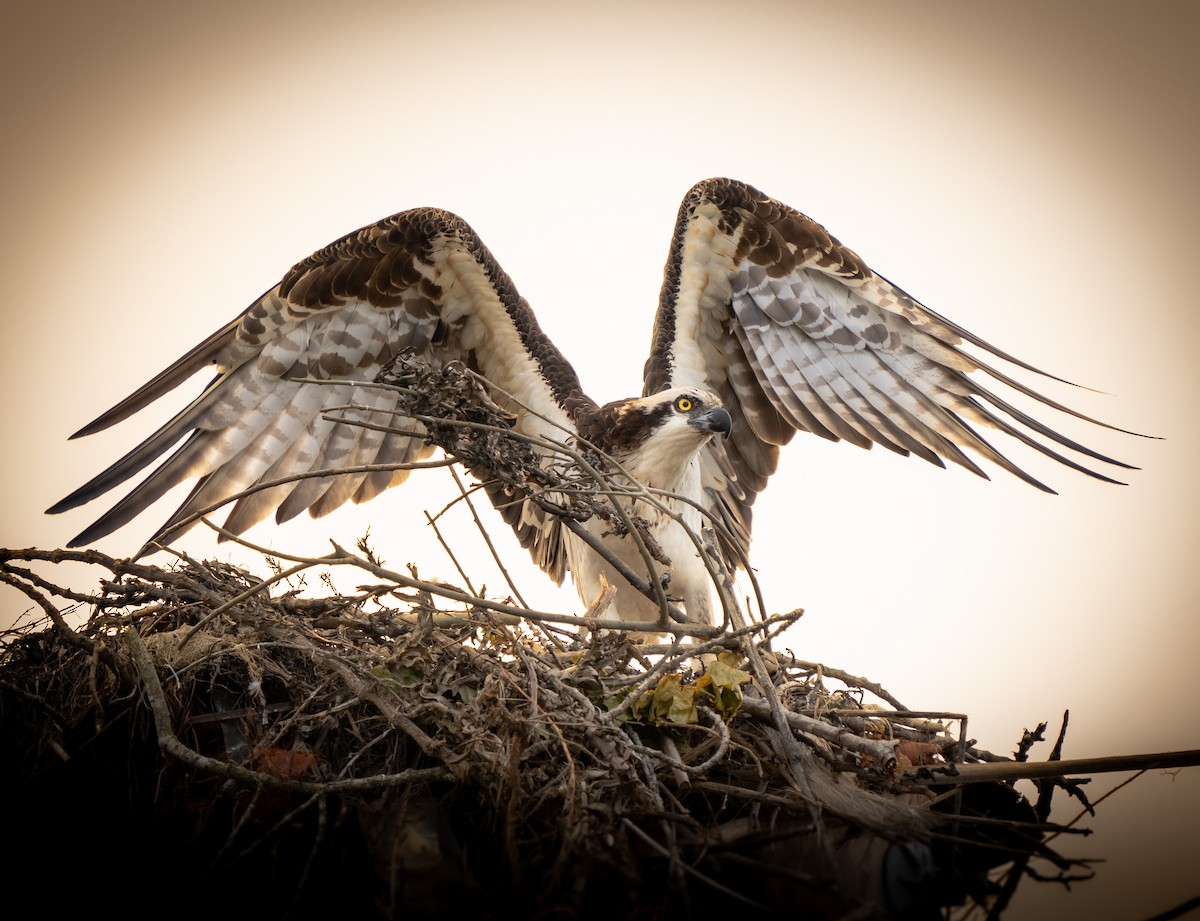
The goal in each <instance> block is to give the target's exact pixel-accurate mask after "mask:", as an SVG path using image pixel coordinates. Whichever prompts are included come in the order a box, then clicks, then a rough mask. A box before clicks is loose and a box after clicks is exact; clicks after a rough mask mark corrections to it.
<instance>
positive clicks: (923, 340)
mask: <svg viewBox="0 0 1200 921" xmlns="http://www.w3.org/2000/svg"><path fill="white" fill-rule="evenodd" d="M964 340H965V341H966V342H969V343H971V344H972V345H974V346H977V347H978V348H979V349H981V350H983V351H984V352H987V353H990V354H991V355H992V356H994V357H996V358H999V359H1002V360H1003V361H1006V362H1009V363H1011V364H1014V365H1017V366H1019V367H1022V368H1025V369H1027V370H1030V371H1035V372H1037V373H1039V374H1043V373H1044V372H1041V371H1037V369H1036V368H1032V367H1031V366H1029V365H1027V364H1025V363H1024V362H1022V361H1020V360H1018V359H1016V358H1014V357H1012V356H1011V355H1008V354H1006V353H1005V352H1002V351H1000V350H999V349H997V348H995V347H994V346H992V345H990V344H989V343H987V342H985V341H983V340H982V339H979V338H978V337H976V336H974V335H972V334H971V333H969V332H967V331H966V330H964V329H962V328H961V327H959V326H956V325H955V324H954V323H952V322H950V321H949V320H946V319H945V318H943V317H941V316H939V315H938V314H936V313H934V312H933V311H932V310H930V309H929V308H927V307H925V306H924V305H922V304H921V303H919V302H918V301H916V300H914V299H913V298H912V297H910V296H909V295H907V294H906V293H905V292H903V291H902V290H900V289H899V288H897V287H896V286H895V285H893V284H891V282H889V281H888V280H887V279H885V278H883V277H881V276H879V275H877V274H876V273H875V272H873V271H872V270H871V269H870V268H869V267H868V266H867V265H866V264H865V263H864V262H863V261H862V259H860V258H859V256H858V255H857V254H856V253H854V252H853V251H852V250H850V249H848V248H847V247H845V246H843V245H842V244H841V243H839V242H838V241H837V239H835V238H834V237H832V236H831V235H830V234H829V233H827V232H826V231H825V229H824V228H823V227H822V226H821V225H820V224H817V223H816V222H815V221H813V220H811V219H809V218H808V217H806V216H805V215H803V214H800V213H799V212H797V211H794V210H792V209H791V208H789V207H787V206H786V205H784V204H781V203H780V202H777V201H775V200H774V199H772V198H769V197H767V196H766V195H763V194H762V193H761V192H759V191H758V190H756V189H754V188H751V187H750V186H748V185H745V184H743V183H740V182H735V181H733V180H729V179H709V180H706V181H704V182H701V183H698V184H697V185H696V186H694V187H693V188H692V189H691V191H689V192H688V194H687V196H686V197H685V198H684V201H683V204H682V206H681V207H680V211H679V219H678V222H677V223H676V225H675V235H674V238H673V240H672V243H671V251H670V255H669V257H668V260H667V266H666V277H665V280H664V283H663V288H662V293H661V296H660V300H659V308H658V314H657V317H656V319H655V326H654V339H653V343H652V349H651V355H650V358H649V360H648V361H647V363H646V372H645V390H644V392H645V393H654V392H657V391H659V390H662V389H665V388H667V387H675V386H682V385H696V386H704V387H708V388H709V389H711V390H714V391H716V392H717V393H718V394H719V395H720V396H721V398H722V399H723V400H724V402H725V405H726V408H727V409H728V410H729V412H730V414H731V415H732V416H733V420H734V426H733V434H732V436H731V437H730V438H729V439H728V440H727V441H726V442H725V444H724V445H714V446H713V447H711V448H709V449H707V450H708V454H707V455H706V456H705V458H704V464H705V469H704V480H705V487H706V496H707V500H708V502H709V505H710V510H711V511H713V512H715V513H717V514H718V515H719V516H720V517H721V518H722V520H723V521H724V523H725V524H726V526H728V527H729V528H730V529H731V530H732V532H733V534H734V535H735V537H736V538H737V540H738V542H739V543H741V545H742V547H743V549H744V548H745V547H746V546H747V545H748V541H749V530H750V506H751V504H752V503H753V502H754V498H755V496H756V494H757V493H758V492H760V491H761V490H762V489H763V487H764V486H765V485H766V481H767V477H769V476H770V475H771V473H773V472H774V470H775V468H776V465H777V463H778V453H779V446H780V445H783V444H786V443H787V442H788V441H789V440H790V439H791V438H792V436H793V435H794V434H795V433H796V432H797V431H807V432H813V433H814V434H817V435H820V436H822V437H824V438H828V439H832V440H834V441H837V440H840V439H844V440H846V441H849V442H852V443H854V444H856V445H859V446H861V447H865V448H869V447H871V446H872V445H873V444H879V445H883V446H884V447H886V448H889V449H891V450H893V451H896V452H898V453H900V454H905V455H907V454H915V455H917V456H919V457H923V458H924V459H925V460H927V461H930V462H931V463H934V464H937V465H938V466H945V465H944V461H945V460H950V461H953V462H954V463H957V464H960V465H962V466H963V467H966V468H967V469H968V470H970V471H972V472H973V473H976V474H978V475H980V476H982V477H985V478H986V477H987V474H986V473H984V472H983V470H981V469H980V468H979V467H978V466H977V465H976V464H975V462H974V461H973V460H971V459H970V458H969V457H968V456H967V454H966V453H964V449H965V450H969V451H971V452H973V453H975V454H977V455H979V456H981V457H983V458H986V459H987V460H989V461H991V462H992V463H995V464H997V465H998V466H1000V467H1002V468H1003V469H1005V470H1007V471H1009V472H1010V473H1012V474H1015V475H1016V476H1018V477H1020V478H1021V479H1023V480H1025V481H1026V482H1027V483H1030V484H1032V485H1034V486H1036V487H1037V488H1039V489H1042V490H1046V491H1047V492H1053V490H1051V489H1049V487H1047V486H1046V485H1044V484H1043V483H1041V482H1039V481H1038V480H1036V479H1034V478H1033V477H1032V476H1030V475H1029V474H1028V473H1026V472H1025V471H1024V470H1022V469H1021V468H1019V467H1017V466H1016V465H1015V464H1013V463H1012V462H1011V461H1009V460H1008V459H1007V458H1006V457H1005V456H1004V455H1003V454H1001V453H1000V452H999V451H997V450H996V449H995V448H994V447H992V445H991V444H989V443H988V442H987V441H986V440H985V439H984V438H983V436H982V435H980V434H979V432H978V431H976V429H975V428H974V427H973V426H982V427H985V428H990V429H994V430H998V431H1000V432H1002V433H1004V434H1005V435H1009V436H1012V437H1013V438H1016V439H1017V440H1019V441H1021V442H1023V443H1025V444H1027V445H1030V446H1031V447H1033V448H1035V449H1036V450H1038V451H1040V452H1042V453H1043V454H1046V455H1048V456H1050V457H1052V458H1054V459H1055V460H1057V461H1059V462H1061V463H1063V464H1065V465H1066V466H1068V467H1072V468H1074V469H1076V470H1080V471H1082V472H1084V473H1087V474H1089V475H1091V476H1094V477H1097V478H1098V479H1102V480H1106V481H1109V482H1116V481H1115V480H1110V479H1109V477H1107V476H1104V475H1103V474H1100V473H1097V472H1096V471H1093V470H1090V469H1088V468H1087V467H1085V466H1083V465H1082V464H1080V463H1078V462H1077V461H1075V460H1073V459H1072V458H1070V457H1067V456H1064V455H1063V454H1060V453H1059V452H1058V451H1057V450H1055V449H1054V448H1053V447H1051V444H1052V443H1053V444H1057V445H1059V446H1062V447H1065V448H1067V449H1069V450H1071V451H1073V452H1077V453H1079V454H1082V455H1085V456H1087V457H1090V458H1092V459H1094V460H1098V461H1102V462H1103V463H1106V464H1113V465H1116V466H1118V467H1125V468H1127V469H1128V465H1126V464H1122V463H1120V462H1118V461H1115V460H1113V459H1112V458H1109V457H1105V456H1103V455H1101V454H1099V453H1097V452H1095V451H1093V450H1091V449H1089V448H1086V447H1084V446H1083V445H1080V444H1078V443H1077V442H1075V441H1072V440H1071V439H1069V438H1066V437H1065V436H1063V435H1061V434H1059V433H1058V432H1056V431H1054V430H1053V429H1051V428H1049V427H1048V426H1047V425H1045V424H1044V423H1042V422H1039V421H1038V420H1036V419H1034V418H1032V417H1031V416H1029V415H1028V414H1026V413H1024V412H1022V411H1021V410H1019V409H1017V408H1016V407H1014V406H1012V405H1010V404H1009V403H1007V402H1006V401H1005V400H1003V399H1002V398H1001V397H1000V396H998V395H997V394H995V393H993V392H992V391H991V390H989V389H988V387H987V386H986V385H985V381H986V380H987V378H988V377H990V378H992V379H994V380H997V381H1001V382H1003V383H1004V384H1006V385H1009V386H1011V387H1013V388H1015V389H1016V390H1018V391H1020V392H1021V393H1024V394H1025V395H1027V396H1029V397H1032V398H1034V399H1035V400H1037V401H1039V402H1041V403H1042V404H1044V405H1046V406H1050V407H1053V408H1054V409H1057V410H1061V411H1063V412H1066V413H1069V414H1071V415H1074V416H1077V417H1079V418H1084V419H1087V418H1088V417H1086V416H1082V415H1080V414H1079V413H1077V412H1074V411H1073V410H1070V409H1068V408H1066V407H1064V406H1062V405H1061V404H1059V403H1057V402H1055V401H1054V400H1051V399H1049V398H1048V397H1045V396H1043V395H1042V394H1039V393H1037V392H1036V391H1034V390H1032V389H1030V388H1029V387H1026V386H1025V385H1023V384H1021V383H1019V382H1017V381H1014V380H1013V379H1012V378H1010V377H1008V376H1007V375H1006V374H1005V373H1003V372H1002V371H1001V370H999V369H998V368H995V367H993V366H991V365H990V364H988V363H986V362H985V361H984V360H983V359H981V358H978V357H975V356H973V355H971V354H969V353H967V352H966V351H964V350H963V348H961V346H962V344H963V342H964ZM971 372H980V373H979V374H977V375H974V376H971ZM1088 421H1091V422H1095V421H1096V420H1094V419H1089V420H1088ZM1097 424H1098V425H1103V424H1104V423H1097ZM1106 427H1108V428H1111V426H1106ZM721 448H724V451H725V454H726V455H727V460H726V458H725V457H723V456H722V455H721V454H720V453H719V452H720V449H721ZM731 473H732V476H731Z"/></svg>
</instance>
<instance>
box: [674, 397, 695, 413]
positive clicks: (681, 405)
mask: <svg viewBox="0 0 1200 921" xmlns="http://www.w3.org/2000/svg"><path fill="white" fill-rule="evenodd" d="M695 405H696V404H694V403H693V402H692V401H691V400H690V399H688V398H687V397H676V399H675V408H676V409H677V410H679V411H680V412H681V413H686V412H691V410H692V407H693V406H695Z"/></svg>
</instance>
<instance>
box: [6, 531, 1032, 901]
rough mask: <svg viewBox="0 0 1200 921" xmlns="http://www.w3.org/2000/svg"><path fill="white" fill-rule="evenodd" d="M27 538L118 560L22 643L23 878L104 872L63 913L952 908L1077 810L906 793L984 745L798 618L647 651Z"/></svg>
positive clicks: (15, 726) (18, 811) (16, 752)
mask: <svg viewBox="0 0 1200 921" xmlns="http://www.w3.org/2000/svg"><path fill="white" fill-rule="evenodd" d="M18 558H21V559H24V560H28V559H31V558H40V559H43V560H45V559H55V560H63V559H72V560H79V561H87V562H92V563H97V564H100V565H103V566H105V567H106V568H108V569H109V570H110V572H111V574H112V576H113V578H112V579H110V580H109V581H107V582H106V583H104V585H103V591H102V592H100V593H98V594H96V595H94V596H81V595H78V594H77V595H76V600H77V601H78V602H82V603H86V604H88V605H90V606H91V607H92V614H91V617H90V619H89V620H88V621H87V623H86V624H85V625H84V626H83V627H82V628H80V629H78V630H70V629H69V628H68V627H67V625H66V622H65V620H63V619H62V612H61V611H57V610H56V609H55V614H56V615H57V616H56V619H57V620H58V623H57V624H56V625H51V626H49V627H45V626H44V625H42V626H39V627H38V628H37V629H34V628H33V627H26V628H25V629H24V630H23V631H21V633H20V634H19V635H14V636H10V637H9V642H8V644H7V646H6V647H5V649H4V651H3V656H2V658H0V741H2V743H3V746H4V748H5V749H6V751H5V754H4V758H3V764H4V770H5V773H6V774H7V776H6V778H5V779H6V780H7V781H8V783H7V786H6V789H8V790H10V791H21V795H20V796H19V797H17V798H16V802H15V803H13V804H12V805H11V806H9V807H8V810H7V811H8V815H7V817H6V826H7V829H8V832H9V835H10V840H20V841H24V842H26V847H25V848H24V849H23V851H22V854H23V858H22V859H21V860H20V861H19V862H18V870H19V874H18V875H17V876H16V877H15V878H16V879H19V880H25V881H27V882H26V884H27V885H29V884H31V881H33V880H37V879H42V880H47V879H53V878H55V877H56V876H57V875H58V874H62V873H71V872H73V871H71V870H70V869H69V867H70V866H71V864H72V863H73V862H75V861H78V860H80V859H82V860H83V861H84V864H85V866H87V867H88V868H89V869H88V872H89V873H91V874H92V876H93V879H94V885H90V886H86V887H83V888H82V889H79V890H71V891H70V892H67V893H65V894H63V895H60V896H58V899H59V901H58V902H57V903H56V904H60V905H61V900H62V899H64V898H65V899H67V900H68V901H70V900H71V899H73V898H75V897H76V896H78V897H79V898H80V900H81V902H82V903H84V904H86V905H89V906H90V905H96V904H99V903H101V902H108V901H110V900H111V901H112V902H113V904H114V905H117V906H121V907H141V908H147V907H149V906H159V907H162V908H168V907H169V906H170V904H171V902H172V901H176V902H178V901H180V900H185V901H186V904H187V905H188V906H191V907H197V906H201V905H202V906H204V907H205V908H206V909H211V910H226V909H228V908H229V906H230V904H231V903H232V904H234V905H236V906H237V911H238V914H247V915H248V914H249V913H250V912H251V910H252V911H253V913H254V914H256V915H257V916H259V917H299V918H303V917H317V916H318V915H321V916H324V915H326V914H327V912H328V911H329V910H330V909H331V908H332V907H334V906H336V908H337V909H338V912H339V914H343V915H347V916H348V915H351V914H356V915H358V916H361V917H387V918H390V917H401V916H403V917H414V916H416V917H437V916H449V915H450V913H452V912H453V913H457V912H466V911H470V912H471V913H472V914H473V915H476V916H479V917H491V916H495V915H509V914H511V913H512V912H514V911H520V912H521V913H522V914H527V915H529V916H533V917H541V916H552V917H559V916H561V917H587V918H591V917H605V918H611V917H630V916H637V917H648V918H654V917H666V916H668V915H669V916H671V917H673V918H674V917H680V916H682V917H693V916H698V915H700V914H708V913H709V912H710V911H712V910H715V909H717V908H726V909H728V910H736V911H738V912H739V913H742V914H749V915H750V916H768V915H774V914H775V913H779V912H784V911H786V912H787V913H788V914H791V915H796V916H800V917H820V918H824V917H841V916H842V915H843V914H845V913H846V912H847V911H850V910H854V909H861V910H863V911H864V912H865V913H864V914H863V915H862V917H886V916H887V912H888V911H893V916H903V917H926V916H928V914H929V913H930V912H933V911H935V906H938V905H963V906H967V907H970V906H972V905H989V904H992V903H993V902H994V900H995V896H996V894H997V892H999V891H1000V888H999V886H998V884H997V883H996V882H994V876H995V874H994V873H993V874H992V875H991V876H989V871H991V870H993V868H995V867H998V866H1002V865H1005V864H1010V863H1011V862H1012V861H1013V860H1014V858H1021V857H1023V856H1027V855H1029V854H1031V853H1033V852H1034V851H1036V850H1039V849H1040V848H1041V841H1042V839H1043V837H1044V836H1045V834H1046V833H1048V832H1049V831H1050V830H1051V829H1050V827H1049V826H1045V825H1044V824H1041V823H1040V822H1039V820H1038V817H1037V814H1036V813H1035V812H1034V811H1033V809H1032V807H1031V806H1030V804H1028V803H1027V802H1025V801H1024V800H1023V799H1022V798H1021V797H1020V796H1018V795H1017V794H1016V793H1014V792H1013V791H1012V788H1011V787H1010V786H1007V785H1004V784H974V785H971V786H969V787H963V788H961V789H960V790H959V791H958V795H956V796H948V797H942V798H939V796H938V793H939V791H940V788H938V787H936V786H934V787H930V786H927V785H919V784H913V783H910V782H909V779H906V775H903V773H902V772H903V770H904V768H905V767H906V766H907V765H908V764H910V763H911V762H914V761H915V762H918V763H919V762H922V761H925V762H933V761H940V760H943V759H945V760H948V761H956V760H963V759H966V760H975V759H976V758H977V757H978V756H979V754H980V753H973V751H972V750H971V749H969V746H966V745H965V740H963V739H961V738H959V736H958V734H956V733H955V732H954V731H953V730H955V729H959V728H960V727H959V726H958V724H957V723H955V722H954V721H952V720H941V721H938V720H933V719H929V718H927V717H913V716H906V715H903V710H902V708H900V707H899V705H898V702H897V701H894V699H892V698H890V695H888V694H887V692H886V691H884V690H883V689H882V688H879V687H877V686H875V685H872V684H871V683H870V682H867V681H865V680H862V679H855V678H853V676H848V675H842V674H840V673H837V672H833V671H831V670H828V669H823V668H822V667H820V666H817V665H815V664H813V663H805V662H800V661H797V660H795V659H794V658H792V657H790V656H789V655H786V654H783V653H780V652H776V651H772V650H771V648H770V643H769V642H768V640H767V636H768V635H769V634H770V633H772V632H774V631H777V630H779V629H781V628H782V627H784V626H786V625H787V624H788V623H791V622H794V620H795V619H796V617H798V616H799V614H798V613H796V614H792V615H787V616H784V617H779V618H775V619H773V620H771V621H769V622H767V623H765V624H759V625H756V626H755V627H754V628H753V629H752V630H750V631H747V633H746V634H744V635H742V636H740V637H739V636H733V637H722V638H721V639H719V640H716V641H712V642H709V643H706V644H698V645H694V646H690V647H686V648H679V647H676V648H674V649H666V650H663V649H659V650H657V651H651V647H646V646H645V645H644V644H638V643H633V642H631V641H630V640H629V638H628V637H627V636H625V635H622V634H619V633H604V634H601V635H599V636H597V637H593V638H592V639H591V640H590V641H588V642H586V643H584V642H579V641H578V640H576V639H575V638H574V637H573V635H570V634H566V633H564V632H563V631H562V630H560V629H558V628H555V627H552V626H549V625H538V624H536V623H524V622H521V623H517V624H513V623H503V622H500V621H499V620H497V619H496V617H495V616H494V614H492V613H491V612H489V611H488V610H486V609H481V608H476V609H471V608H470V607H461V608H458V609H456V610H453V611H448V610H446V609H445V606H444V605H439V604H438V603H436V600H435V598H434V597H433V596H432V595H430V594H428V593H424V592H415V593H414V592H412V591H410V590H408V589H405V588H404V587H402V586H400V585H398V584H395V583H392V584H381V585H377V586H373V587H370V588H367V589H365V590H364V591H363V592H362V593H360V594H358V595H356V596H353V597H342V596H336V595H330V596H327V597H306V596H305V595H304V594H301V593H299V592H298V591H295V590H285V591H281V588H284V589H286V588H287V586H286V580H281V581H279V582H275V583H274V584H275V593H274V594H272V592H271V591H270V590H269V588H270V580H267V581H265V582H263V581H260V580H256V579H254V578H253V577H252V576H250V575H249V574H247V573H245V572H243V571H241V570H238V569H234V568H231V567H228V566H225V565H220V564H215V563H206V564H201V563H198V562H193V561H184V562H183V563H182V564H181V565H180V566H178V567H177V568H175V569H172V570H162V569H158V568H156V567H149V566H143V565H140V564H136V563H132V562H130V561H120V560H111V559H109V558H107V557H104V556H103V555H101V554H98V553H95V552H92V551H80V552H75V553H72V552H67V551H61V552H56V553H38V552H36V551H21V552H11V551H6V552H5V553H4V558H3V560H2V562H3V569H4V572H3V576H4V581H7V582H9V583H10V584H17V583H18V581H19V579H18V574H24V573H27V570H26V569H25V568H24V567H23V566H17V565H14V564H15V562H16V560H17V559H18ZM33 579H34V580H36V582H37V583H40V584H31V583H30V582H28V581H26V582H25V586H26V587H25V589H24V590H25V592H26V594H27V595H29V596H30V597H36V598H38V599H40V600H41V601H46V602H47V603H48V596H47V590H50V589H54V592H53V593H55V594H62V593H65V592H67V591H68V590H66V589H60V588H57V587H54V586H52V584H51V583H49V582H48V581H47V580H45V579H43V578H41V577H36V576H35V577H33ZM39 603H40V602H39ZM43 607H45V606H43ZM47 613H50V611H47ZM751 640H752V642H751ZM753 659H757V660H758V661H759V663H760V664H761V665H762V666H763V667H764V669H765V676H766V682H765V683H764V681H763V680H762V677H761V674H760V677H754V676H753V674H752V673H754V672H755V671H756V668H755V665H754V662H753V661H752V660H753ZM835 675H836V676H838V678H840V679H841V680H836V679H835V678H833V677H831V676H835ZM864 689H865V690H868V691H870V692H872V693H873V695H874V696H879V695H882V697H883V699H885V700H889V699H890V700H892V706H893V707H895V709H888V708H887V707H871V706H867V705H864V703H863V699H864ZM776 705H778V708H777V707H776ZM781 714H782V715H783V716H784V717H785V721H786V724H787V726H788V728H787V731H786V732H782V731H781V729H780V722H779V719H778V717H779V715H781ZM14 836H15V837H14ZM164 900H165V901H164ZM905 906H907V909H905ZM897 910H901V913H900V914H898V915H897V914H895V912H896V911H897ZM903 910H907V911H908V912H909V913H908V914H904V913H903Z"/></svg>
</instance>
